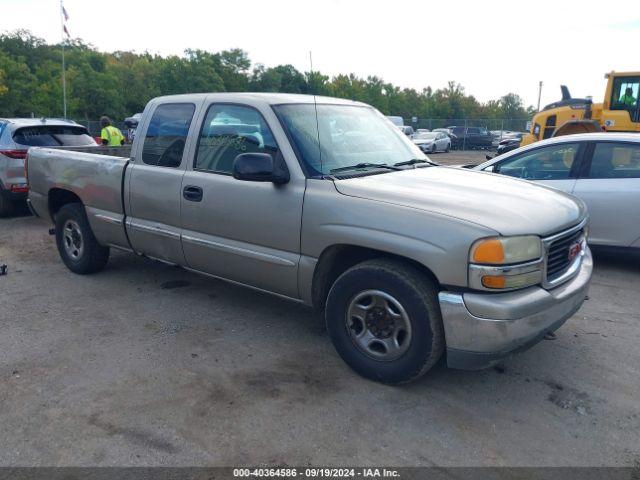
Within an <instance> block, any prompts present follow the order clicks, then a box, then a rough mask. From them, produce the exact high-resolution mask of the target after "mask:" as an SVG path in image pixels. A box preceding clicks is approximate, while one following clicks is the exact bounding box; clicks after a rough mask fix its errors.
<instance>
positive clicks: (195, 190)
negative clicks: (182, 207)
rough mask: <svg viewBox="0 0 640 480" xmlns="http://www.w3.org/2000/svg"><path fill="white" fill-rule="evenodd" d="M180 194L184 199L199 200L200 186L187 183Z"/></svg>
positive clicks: (200, 196)
mask: <svg viewBox="0 0 640 480" xmlns="http://www.w3.org/2000/svg"><path fill="white" fill-rule="evenodd" d="M182 196H183V197H184V199H185V200H189V201H190V202H201V201H202V188H200V187H196V186H194V185H187V186H186V187H184V188H183V189H182Z"/></svg>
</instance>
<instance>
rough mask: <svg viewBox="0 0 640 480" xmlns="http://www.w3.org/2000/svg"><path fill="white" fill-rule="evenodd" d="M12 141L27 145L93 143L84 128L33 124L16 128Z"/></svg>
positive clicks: (52, 145) (72, 145) (75, 145)
mask: <svg viewBox="0 0 640 480" xmlns="http://www.w3.org/2000/svg"><path fill="white" fill-rule="evenodd" d="M13 141H14V142H16V143H17V144H18V145H25V146H29V147H82V146H87V145H95V143H96V142H95V140H94V139H93V138H92V137H91V135H89V132H88V131H87V129H86V128H84V127H82V126H79V125H78V126H74V125H33V126H29V127H22V128H18V129H16V131H15V132H14V133H13Z"/></svg>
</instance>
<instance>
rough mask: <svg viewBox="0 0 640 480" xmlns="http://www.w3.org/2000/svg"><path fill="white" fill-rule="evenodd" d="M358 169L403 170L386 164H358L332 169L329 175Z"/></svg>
mask: <svg viewBox="0 0 640 480" xmlns="http://www.w3.org/2000/svg"><path fill="white" fill-rule="evenodd" d="M358 168H386V169H388V170H401V169H400V168H397V167H396V166H394V165H387V164H386V163H356V164H355V165H347V166H346V167H338V168H332V169H331V170H329V173H337V172H344V171H347V170H356V169H358Z"/></svg>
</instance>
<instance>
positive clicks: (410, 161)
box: [393, 158, 440, 167]
mask: <svg viewBox="0 0 640 480" xmlns="http://www.w3.org/2000/svg"><path fill="white" fill-rule="evenodd" d="M418 163H428V164H429V165H433V166H434V167H437V166H438V165H440V164H439V163H436V162H432V161H431V160H423V159H421V158H412V159H411V160H407V161H406V162H398V163H394V164H393V166H394V167H404V166H405V165H416V164H418Z"/></svg>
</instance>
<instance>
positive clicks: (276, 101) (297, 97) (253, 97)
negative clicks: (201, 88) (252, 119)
mask: <svg viewBox="0 0 640 480" xmlns="http://www.w3.org/2000/svg"><path fill="white" fill-rule="evenodd" d="M205 97H209V98H211V99H212V100H214V101H215V100H217V101H225V102H234V101H247V100H250V101H253V102H255V101H259V102H263V103H265V104H268V105H282V104H290V103H301V104H312V103H314V102H317V103H325V104H326V103H328V104H334V105H336V104H338V105H358V106H367V107H368V106H369V105H367V104H366V103H362V102H356V101H354V100H348V99H344V98H335V97H324V96H320V95H302V94H296V93H254V92H224V93H213V92H212V93H187V94H181V95H166V96H162V97H157V98H156V100H157V101H161V102H167V101H181V102H184V101H189V100H191V101H195V100H201V99H203V98H205Z"/></svg>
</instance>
